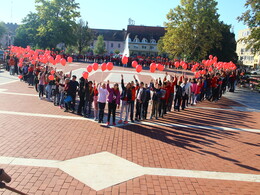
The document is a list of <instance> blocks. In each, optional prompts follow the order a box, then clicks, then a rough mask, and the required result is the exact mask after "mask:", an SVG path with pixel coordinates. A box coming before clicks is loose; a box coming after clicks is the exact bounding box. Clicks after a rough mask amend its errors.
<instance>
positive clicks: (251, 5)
mask: <svg viewBox="0 0 260 195" xmlns="http://www.w3.org/2000/svg"><path fill="white" fill-rule="evenodd" d="M245 7H246V8H247V10H246V11H245V12H244V13H243V14H242V15H241V16H240V17H238V20H239V21H243V22H244V24H245V25H247V26H248V27H249V28H250V29H251V34H250V35H249V36H248V37H247V38H243V39H241V40H239V41H245V42H246V43H247V44H248V47H247V49H250V48H253V49H254V52H255V53H256V52H259V51H260V2H259V0H247V1H246V3H245Z"/></svg>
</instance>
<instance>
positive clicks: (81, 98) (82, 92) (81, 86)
mask: <svg viewBox="0 0 260 195" xmlns="http://www.w3.org/2000/svg"><path fill="white" fill-rule="evenodd" d="M85 82H86V80H85V79H84V78H83V77H81V78H80V79H79V91H78V95H79V105H78V111H77V114H78V115H82V110H84V107H85Z"/></svg>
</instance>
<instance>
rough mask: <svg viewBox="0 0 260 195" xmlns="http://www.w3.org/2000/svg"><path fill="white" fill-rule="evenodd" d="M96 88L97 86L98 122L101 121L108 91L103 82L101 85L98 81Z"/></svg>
mask: <svg viewBox="0 0 260 195" xmlns="http://www.w3.org/2000/svg"><path fill="white" fill-rule="evenodd" d="M97 88H98V110H99V120H98V123H103V118H104V110H105V107H106V101H107V96H108V91H107V88H106V84H105V83H103V84H102V85H101V84H100V83H99V84H98V86H97Z"/></svg>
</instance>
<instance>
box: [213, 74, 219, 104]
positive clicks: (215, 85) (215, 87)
mask: <svg viewBox="0 0 260 195" xmlns="http://www.w3.org/2000/svg"><path fill="white" fill-rule="evenodd" d="M219 78H220V74H219V73H217V74H216V76H214V77H213V78H212V80H211V85H212V101H218V99H219Z"/></svg>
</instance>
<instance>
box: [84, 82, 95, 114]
mask: <svg viewBox="0 0 260 195" xmlns="http://www.w3.org/2000/svg"><path fill="white" fill-rule="evenodd" d="M92 84H93V83H92V81H89V82H86V84H85V106H84V117H87V118H89V117H90V115H91V109H92V103H93V100H94V88H93V86H92Z"/></svg>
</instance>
